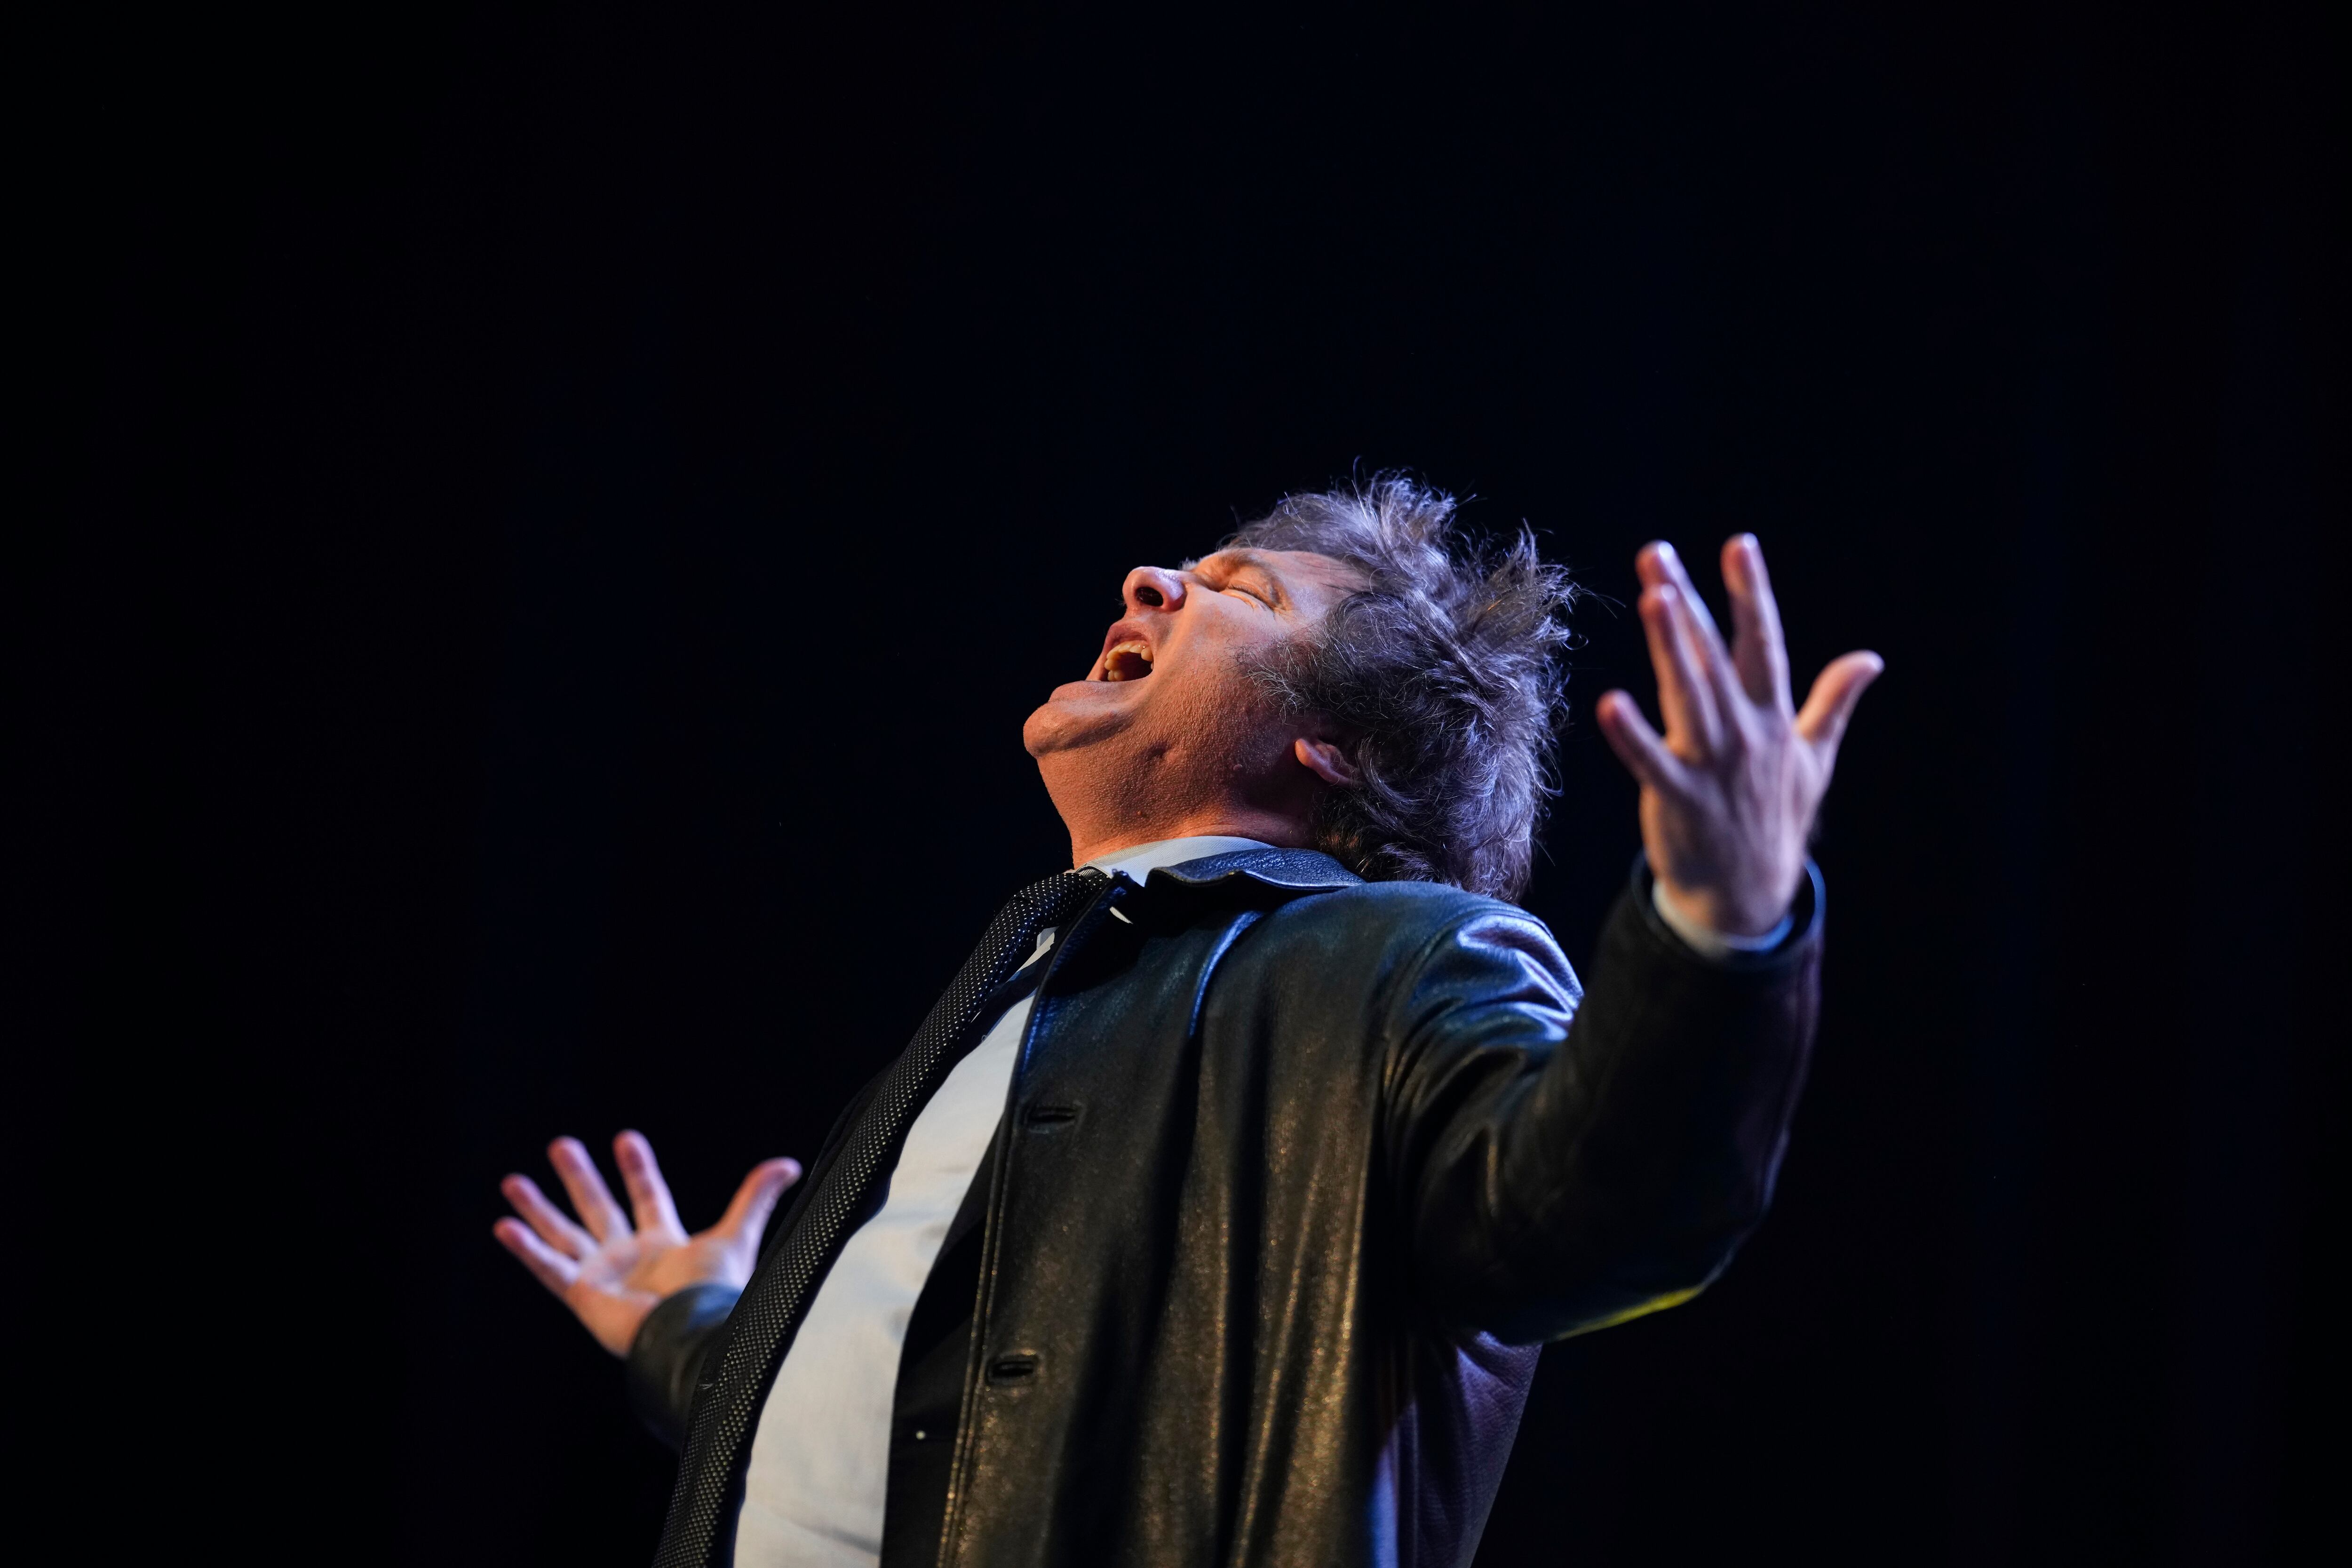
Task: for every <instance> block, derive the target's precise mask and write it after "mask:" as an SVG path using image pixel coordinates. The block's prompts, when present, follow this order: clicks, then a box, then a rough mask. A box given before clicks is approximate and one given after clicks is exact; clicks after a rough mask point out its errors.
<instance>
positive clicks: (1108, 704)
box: [1021, 680, 1136, 757]
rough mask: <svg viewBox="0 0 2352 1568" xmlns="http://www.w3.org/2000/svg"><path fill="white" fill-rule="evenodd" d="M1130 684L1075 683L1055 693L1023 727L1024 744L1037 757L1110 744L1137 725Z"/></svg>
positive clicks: (1040, 705)
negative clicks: (1075, 748) (1101, 742)
mask: <svg viewBox="0 0 2352 1568" xmlns="http://www.w3.org/2000/svg"><path fill="white" fill-rule="evenodd" d="M1129 684H1130V683H1129V682H1126V681H1115V680H1073V681H1069V682H1067V683H1066V684H1064V685H1061V686H1056V687H1055V688H1054V689H1053V692H1052V694H1051V695H1050V696H1048V697H1047V698H1046V699H1045V701H1044V702H1042V703H1040V704H1039V705H1038V707H1037V710H1036V711H1035V712H1034V713H1032V714H1030V715H1029V720H1028V722H1026V723H1025V724H1024V725H1022V726H1021V742H1022V744H1024V745H1025V746H1027V747H1028V748H1029V754H1030V755H1031V756H1033V757H1043V756H1046V755H1048V754H1050V753H1052V752H1066V751H1069V750H1071V749H1072V748H1073V747H1076V746H1088V745H1092V744H1094V743H1095V742H1097V741H1104V740H1108V739H1109V738H1110V737H1111V736H1113V735H1116V734H1118V732H1119V731H1122V730H1124V729H1126V728H1127V727H1128V725H1129V724H1130V723H1132V722H1134V719H1135V696H1136V694H1135V693H1133V692H1130V691H1129V690H1128V689H1127V687H1128V686H1129Z"/></svg>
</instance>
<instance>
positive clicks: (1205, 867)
mask: <svg viewBox="0 0 2352 1568" xmlns="http://www.w3.org/2000/svg"><path fill="white" fill-rule="evenodd" d="M1162 878H1166V879H1168V880H1169V881H1171V882H1174V883H1176V884H1178V885H1179V886H1181V887H1184V888H1195V889H1206V888H1213V887H1218V886H1220V885H1224V884H1233V883H1255V884H1256V885H1258V886H1260V887H1265V888H1272V889H1278V890H1280V891H1282V892H1284V893H1293V894H1295V893H1321V892H1329V891H1331V890H1333V889H1338V888H1352V887H1355V886H1356V885H1357V884H1359V883H1360V882H1361V881H1363V879H1362V878H1361V877H1359V876H1357V875H1356V874H1355V873H1354V872H1353V871H1350V870H1349V869H1348V868H1346V867H1345V866H1342V865H1340V864H1339V862H1338V861H1337V860H1334V859H1332V858H1331V857H1329V856H1328V855H1326V854H1324V853H1322V852H1321V851H1320V850H1316V849H1273V848H1265V849H1234V850H1230V851H1228V852H1226V853H1225V854H1223V855H1208V856H1203V857H1202V858H1200V859H1198V860H1187V861H1184V862H1183V863H1182V864H1181V865H1176V866H1162V867H1160V868H1159V869H1157V870H1155V871H1153V872H1152V873H1151V878H1150V880H1151V881H1153V882H1158V881H1159V880H1160V879H1162Z"/></svg>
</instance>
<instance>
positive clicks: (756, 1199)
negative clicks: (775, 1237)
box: [710, 1160, 801, 1241]
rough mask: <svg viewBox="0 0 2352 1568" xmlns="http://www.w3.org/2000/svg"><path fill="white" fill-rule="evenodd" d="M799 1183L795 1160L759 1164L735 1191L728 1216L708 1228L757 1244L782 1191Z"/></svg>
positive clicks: (722, 1216) (799, 1165)
mask: <svg viewBox="0 0 2352 1568" xmlns="http://www.w3.org/2000/svg"><path fill="white" fill-rule="evenodd" d="M800 1179H801V1163H800V1162H799V1161H798V1160H762V1161H761V1162H760V1163H758V1164H756V1165H754V1166H752V1167H751V1174H750V1175H748V1176H746V1177H744V1178H743V1184H742V1185H741V1186H740V1187H737V1188H736V1189H735V1197H734V1200H733V1201H732V1202H730V1204H728V1205H727V1212H726V1213H725V1214H723V1215H719V1223H718V1224H717V1225H715V1226H711V1227H710V1228H711V1229H713V1230H715V1231H719V1232H721V1233H722V1234H725V1235H728V1236H740V1237H745V1238H746V1239H748V1240H751V1241H757V1240H759V1239H760V1235H761V1232H762V1231H764V1230H766V1229H767V1228H768V1216H769V1215H772V1214H773V1213H775V1211H776V1200H777V1199H778V1198H781V1197H782V1196H783V1195H784V1189H785V1188H787V1187H789V1186H791V1185H792V1184H793V1183H794V1182H797V1181H799V1180H800Z"/></svg>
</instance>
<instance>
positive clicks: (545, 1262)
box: [490, 1132, 801, 1355]
mask: <svg viewBox="0 0 2352 1568" xmlns="http://www.w3.org/2000/svg"><path fill="white" fill-rule="evenodd" d="M547 1158H548V1163H550V1164H551V1165H553V1166H554V1167H555V1173H556V1174H557V1175H558V1176H561V1177H562V1179H563V1190H564V1191H565V1192H566V1193H569V1194H571V1196H572V1208H573V1209H575V1210H576V1211H578V1213H579V1215H580V1219H579V1221H578V1223H576V1224H575V1223H574V1222H573V1220H572V1216H571V1215H567V1214H565V1213H564V1212H563V1211H562V1209H560V1208H558V1207H557V1206H556V1205H553V1204H551V1203H550V1202H549V1201H548V1200H547V1194H544V1193H542V1192H541V1191H540V1190H539V1184H538V1183H536V1182H534V1181H532V1180H531V1179H530V1177H529V1176H525V1175H519V1174H518V1175H511V1176H509V1177H508V1178H507V1179H506V1180H505V1181H503V1182H501V1183H499V1191H500V1192H502V1193H504V1194H506V1198H507V1202H509V1203H510V1204H512V1205H514V1207H515V1213H517V1214H519V1215H521V1216H522V1218H521V1219H502V1220H500V1221H499V1222H498V1224H497V1225H495V1226H491V1227H490V1228H491V1231H492V1233H493V1234H494V1235H496V1236H497V1237H498V1238H499V1243H500V1244H501V1245H502V1246H504V1247H506V1249H507V1250H508V1251H509V1252H511V1253H513V1254H514V1255H515V1257H516V1258H518V1259H520V1261H521V1263H522V1266H523V1267H524V1268H528V1269H530V1271H531V1273H532V1274H533V1275H534V1276H536V1277H537V1279H538V1280H539V1282H540V1283H541V1284H542V1285H544V1286H546V1287H547V1288H548V1289H550V1290H552V1291H554V1292H555V1294H556V1295H557V1296H558V1297H560V1298H561V1299H562V1302H563V1304H564V1305H565V1306H567V1307H569V1308H571V1309H572V1315H573V1316H574V1317H576V1318H578V1319H579V1320H580V1321H581V1322H582V1324H583V1325H584V1326H585V1327H586V1328H587V1330H588V1331H589V1332H590V1333H592V1334H593V1335H595V1336H596V1342H597V1343H598V1344H600V1345H603V1346H604V1348H605V1349H606V1350H608V1351H610V1352H613V1353H614V1355H626V1354H628V1353H629V1344H630V1342H631V1341H633V1340H635V1338H636V1337H637V1325H639V1324H640V1323H642V1322H644V1321H646V1314H647V1313H648V1312H651V1311H652V1310H654V1308H655V1307H656V1305H657V1304H659V1302H660V1301H661V1299H662V1298H663V1297H665V1296H667V1295H669V1294H671V1293H672V1292H674V1291H678V1290H683V1289H686V1288H687V1287H688V1286H689V1285H702V1284H720V1285H732V1286H734V1287H735V1288H736V1289H742V1287H743V1286H744V1285H746V1284H748V1283H749V1282H750V1281H751V1269H752V1268H753V1266H754V1265H756V1264H757V1263H758V1262H759V1260H760V1236H761V1232H763V1231H765V1230H766V1229H767V1228H768V1216H769V1215H771V1214H772V1213H774V1212H775V1207H776V1200H777V1199H778V1198H780V1197H782V1195H783V1193H784V1189H785V1188H786V1187H789V1186H791V1185H792V1184H793V1183H794V1182H797V1181H799V1180H800V1176H801V1167H800V1163H799V1162H798V1161H795V1160H763V1161H761V1163H759V1164H757V1165H755V1166H753V1167H752V1168H751V1174H750V1175H748V1176H746V1177H744V1178H743V1184H742V1185H741V1186H740V1187H738V1188H736V1189H735V1198H734V1201H733V1202H731V1203H730V1204H729V1205H727V1212H726V1213H725V1214H723V1215H719V1223H718V1224H717V1225H714V1226H711V1227H710V1228H709V1230H704V1231H697V1232H696V1233H695V1234H694V1235H692V1236H688V1235H687V1234H686V1227H685V1226H681V1225H680V1224H679V1223H678V1219H677V1205H675V1204H673V1203H672V1202H671V1201H670V1195H669V1184H668V1183H667V1182H665V1181H663V1180H662V1173H661V1167H660V1166H659V1165H658V1164H656V1163H654V1147H653V1145H652V1144H651V1143H648V1142H646V1137H645V1134H644V1133H642V1132H624V1133H622V1134H620V1135H619V1136H618V1137H616V1138H614V1140H613V1158H614V1161H615V1162H616V1163H618V1164H619V1165H620V1167H621V1180H622V1182H623V1183H624V1184H625V1185H626V1186H627V1187H628V1189H629V1206H630V1208H631V1209H632V1210H633V1211H634V1212H635V1221H636V1223H635V1225H632V1224H631V1223H630V1219H629V1216H628V1215H624V1214H623V1213H622V1212H621V1205H619V1204H617V1203H614V1201H613V1193H612V1189H610V1188H609V1187H607V1186H605V1185H604V1177H603V1176H602V1175H600V1174H598V1173H597V1170H596V1163H595V1162H594V1161H593V1160H591V1159H590V1158H589V1157H588V1151H587V1150H586V1148H584V1147H583V1146H582V1144H581V1142H580V1141H579V1140H578V1139H577V1138H558V1139H557V1140H556V1141H555V1142H552V1143H551V1144H549V1145H548V1146H547ZM526 1222H528V1223H526Z"/></svg>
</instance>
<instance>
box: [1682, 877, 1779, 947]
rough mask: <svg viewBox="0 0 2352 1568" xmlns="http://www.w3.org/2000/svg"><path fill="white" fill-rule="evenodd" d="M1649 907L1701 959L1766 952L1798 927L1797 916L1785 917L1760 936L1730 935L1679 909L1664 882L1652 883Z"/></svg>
mask: <svg viewBox="0 0 2352 1568" xmlns="http://www.w3.org/2000/svg"><path fill="white" fill-rule="evenodd" d="M1650 907H1651V908H1652V909H1654V910H1657V911H1658V918H1659V919H1660V920H1662V921H1665V922H1666V929H1667V930H1668V931H1673V932H1674V933H1675V935H1676V936H1678V937H1680V938H1682V939H1683V945H1684V946H1685V947H1687V948H1689V949H1690V950H1691V951H1692V952H1696V953H1697V954H1698V955H1699V956H1700V957H1701V958H1712V959H1717V960H1722V959H1726V958H1730V957H1733V956H1734V955H1736V954H1738V953H1743V952H1767V951H1769V950H1770V949H1772V948H1776V947H1778V946H1780V944H1781V943H1782V942H1786V941H1788V940H1789V932H1790V931H1793V930H1794V929H1796V924H1797V917H1796V916H1795V914H1793V913H1790V914H1785V915H1782V916H1781V917H1780V924H1779V925H1776V926H1774V927H1773V928H1772V929H1771V930H1770V931H1766V932H1765V933H1764V934H1763V935H1761V936H1728V935H1726V934H1725V933H1724V932H1722V931H1717V930H1716V929H1715V928H1714V927H1713V926H1710V925H1708V924H1707V923H1706V922H1705V921H1700V920H1696V919H1694V918H1693V917H1691V916H1690V915H1687V914H1685V913H1684V912H1683V911H1682V910H1678V909H1676V908H1675V903H1674V900H1672V899H1669V898H1667V897H1666V885H1665V883H1664V882H1659V881H1654V882H1652V883H1651V884H1650Z"/></svg>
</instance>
